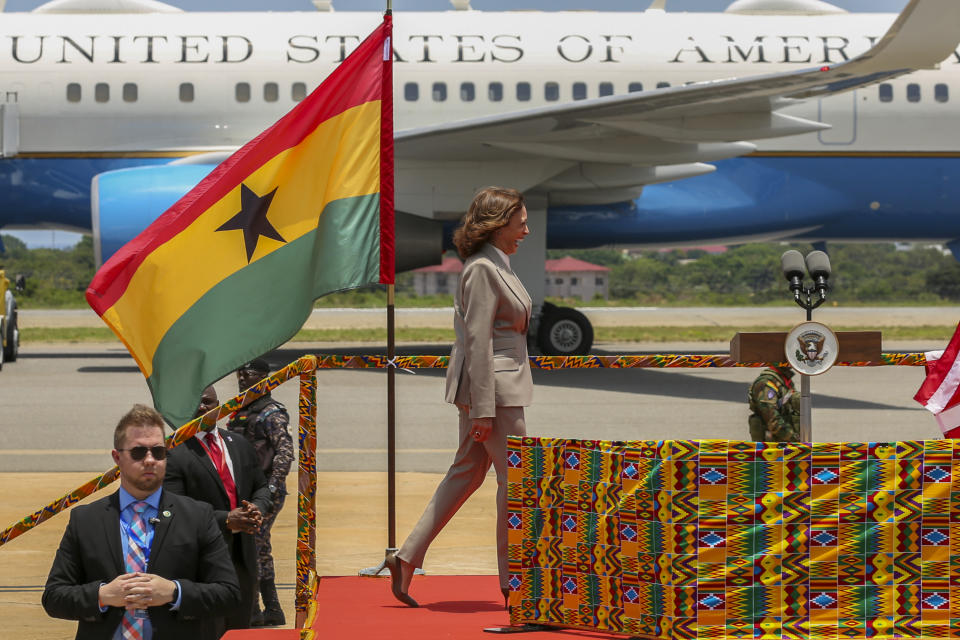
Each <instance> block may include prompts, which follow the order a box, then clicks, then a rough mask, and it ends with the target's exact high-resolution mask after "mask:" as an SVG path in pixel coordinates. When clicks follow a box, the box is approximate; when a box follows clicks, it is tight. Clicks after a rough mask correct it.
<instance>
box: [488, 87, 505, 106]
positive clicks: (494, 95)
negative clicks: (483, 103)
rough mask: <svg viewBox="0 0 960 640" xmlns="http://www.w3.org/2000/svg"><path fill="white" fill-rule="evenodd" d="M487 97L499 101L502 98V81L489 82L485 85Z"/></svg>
mask: <svg viewBox="0 0 960 640" xmlns="http://www.w3.org/2000/svg"><path fill="white" fill-rule="evenodd" d="M487 99H488V100H490V102H500V101H501V100H503V83H502V82H491V83H490V84H489V85H487Z"/></svg>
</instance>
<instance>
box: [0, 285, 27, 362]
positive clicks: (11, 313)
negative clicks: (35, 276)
mask: <svg viewBox="0 0 960 640" xmlns="http://www.w3.org/2000/svg"><path fill="white" fill-rule="evenodd" d="M22 282H23V278H22V277H18V278H17V287H18V290H20V289H22V288H23V285H22ZM10 284H11V283H10V280H9V279H8V278H7V274H6V272H5V271H4V270H3V269H0V300H3V306H2V307H0V311H2V312H3V313H2V314H0V369H3V365H4V363H5V362H16V360H17V355H19V353H20V328H19V326H17V300H16V298H15V297H14V295H13V292H12V291H11V290H10Z"/></svg>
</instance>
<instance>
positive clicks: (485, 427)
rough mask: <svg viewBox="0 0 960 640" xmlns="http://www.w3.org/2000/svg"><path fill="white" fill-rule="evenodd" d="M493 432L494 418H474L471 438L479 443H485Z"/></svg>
mask: <svg viewBox="0 0 960 640" xmlns="http://www.w3.org/2000/svg"><path fill="white" fill-rule="evenodd" d="M491 432H493V418H474V419H473V424H472V426H471V427H470V437H471V438H473V439H474V440H476V441H477V442H483V441H484V440H486V439H487V438H489V437H490V433H491Z"/></svg>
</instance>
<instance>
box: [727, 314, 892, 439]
mask: <svg viewBox="0 0 960 640" xmlns="http://www.w3.org/2000/svg"><path fill="white" fill-rule="evenodd" d="M834 334H836V336H837V359H836V362H879V361H880V352H881V348H880V332H879V331H835V332H834ZM786 341H787V332H786V331H784V332H782V333H780V332H769V333H739V332H738V333H737V334H735V335H734V336H733V339H732V340H731V341H730V358H731V359H732V360H736V361H737V362H763V363H766V364H768V365H770V364H776V363H779V362H786V361H787V354H786V345H785V343H786ZM825 371H826V370H825ZM812 422H813V418H812V400H811V398H810V376H808V375H802V374H801V375H800V438H801V439H802V440H803V441H804V442H813V424H812Z"/></svg>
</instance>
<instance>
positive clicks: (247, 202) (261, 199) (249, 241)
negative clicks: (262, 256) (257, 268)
mask: <svg viewBox="0 0 960 640" xmlns="http://www.w3.org/2000/svg"><path fill="white" fill-rule="evenodd" d="M277 189H278V187H274V188H273V191H271V192H270V193H268V194H267V195H265V196H258V195H257V194H256V193H255V192H254V191H253V189H251V188H250V187H248V186H247V185H245V184H241V185H240V212H239V213H238V214H237V215H235V216H233V217H232V218H230V219H229V220H227V221H226V222H224V223H223V224H222V225H220V226H219V227H218V228H217V231H232V230H235V229H239V230H241V231H243V243H244V245H245V246H246V249H247V262H248V263H249V262H250V258H252V257H253V252H254V251H256V249H257V242H259V241H260V236H264V237H266V238H270V239H272V240H277V241H279V242H286V240H284V239H283V236H281V235H280V233H279V232H278V231H277V230H276V229H275V228H274V226H273V225H272V224H270V221H269V220H267V211H268V210H269V209H270V203H271V202H272V201H273V196H274V194H275V193H276V192H277Z"/></svg>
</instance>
